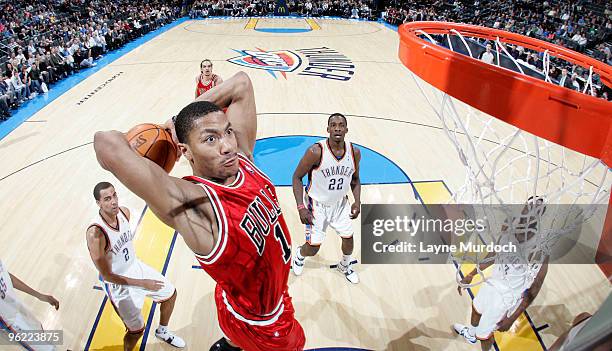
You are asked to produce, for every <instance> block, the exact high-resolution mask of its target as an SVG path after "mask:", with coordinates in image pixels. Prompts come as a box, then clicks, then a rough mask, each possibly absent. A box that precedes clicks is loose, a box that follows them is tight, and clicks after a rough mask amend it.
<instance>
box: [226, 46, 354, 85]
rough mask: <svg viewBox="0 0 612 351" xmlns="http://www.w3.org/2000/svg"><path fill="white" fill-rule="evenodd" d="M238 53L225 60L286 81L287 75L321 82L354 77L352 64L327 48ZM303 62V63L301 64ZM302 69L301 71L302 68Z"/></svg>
mask: <svg viewBox="0 0 612 351" xmlns="http://www.w3.org/2000/svg"><path fill="white" fill-rule="evenodd" d="M234 51H236V52H237V53H239V54H240V56H236V57H233V58H230V59H228V60H227V61H228V62H231V63H233V64H236V65H240V66H244V67H249V68H254V69H263V70H265V71H267V72H268V73H270V74H271V75H272V76H273V77H274V78H276V74H277V73H280V74H281V75H282V76H283V77H284V78H285V79H287V73H292V72H296V71H297V72H298V73H297V75H301V76H311V77H318V78H323V79H331V80H339V81H347V80H349V79H351V78H352V76H353V75H354V74H355V65H354V64H353V62H352V61H351V60H350V59H349V58H348V57H346V56H344V55H343V54H341V53H339V52H338V51H335V50H332V49H330V48H327V47H320V48H312V49H298V50H294V51H289V50H274V51H270V50H264V49H260V48H256V50H234ZM304 63H306V64H304ZM302 67H303V68H302Z"/></svg>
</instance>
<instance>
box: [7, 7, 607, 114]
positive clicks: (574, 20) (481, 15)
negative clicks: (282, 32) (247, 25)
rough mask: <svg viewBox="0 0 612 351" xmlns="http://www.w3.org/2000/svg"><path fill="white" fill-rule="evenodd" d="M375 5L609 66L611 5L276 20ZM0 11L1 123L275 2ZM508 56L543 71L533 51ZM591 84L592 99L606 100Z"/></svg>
mask: <svg viewBox="0 0 612 351" xmlns="http://www.w3.org/2000/svg"><path fill="white" fill-rule="evenodd" d="M378 3H384V7H385V10H384V12H383V13H382V15H383V19H384V20H386V21H387V22H389V23H391V24H394V25H399V24H401V23H405V22H409V21H453V22H463V23H472V24H477V25H482V26H486V27H493V28H500V29H504V30H508V31H512V32H516V33H521V34H524V35H528V36H531V37H535V38H539V39H542V40H547V41H550V42H554V43H556V44H559V45H563V46H566V47H569V48H571V49H574V50H577V51H580V52H584V53H585V54H587V55H589V56H591V57H594V58H596V59H598V60H601V61H603V62H606V63H607V64H609V65H612V43H611V41H612V2H610V1H606V0H545V1H541V0H498V1H496V0H388V1H374V0H360V1H357V0H306V1H298V0H287V1H286V9H284V10H283V11H282V14H287V15H298V16H312V17H317V16H337V17H344V18H355V19H370V20H376V19H377V18H379V12H377V10H376V8H377V5H379V4H378ZM0 10H1V11H0V121H1V120H4V119H6V118H8V117H10V115H11V110H12V109H15V108H18V107H19V106H20V105H21V104H22V103H23V102H24V101H26V100H29V99H31V98H33V97H35V96H36V95H38V94H41V93H44V92H46V91H48V89H52V88H53V84H54V83H55V82H57V81H59V80H61V79H63V78H65V77H67V76H69V75H71V74H73V73H74V72H77V71H79V70H80V69H83V68H88V67H91V66H95V65H96V60H97V59H98V58H100V57H101V56H103V55H104V54H106V53H107V52H109V51H112V50H116V49H118V48H120V47H122V46H123V45H125V44H126V43H127V42H129V41H131V40H134V39H135V38H138V37H140V36H142V35H143V34H145V33H147V32H149V31H151V30H154V29H156V28H159V27H160V26H162V25H164V24H166V23H169V22H171V21H173V20H174V19H176V18H178V17H180V16H181V15H183V14H185V13H187V11H188V13H189V15H190V16H191V17H192V18H197V17H208V16H235V17H245V16H267V15H273V14H278V13H276V12H278V9H277V1H276V0H212V1H211V0H195V1H193V0H29V1H14V0H0ZM483 45H486V43H483ZM494 49H495V48H494ZM507 49H508V51H509V53H510V54H511V55H512V56H513V57H514V58H515V59H516V60H520V61H522V62H523V63H525V64H526V65H528V66H532V67H534V68H535V69H537V70H539V71H542V70H543V62H542V56H541V53H540V54H539V55H538V54H537V53H534V52H530V51H529V50H523V48H521V47H513V46H508V47H507ZM557 62H558V61H553V63H555V64H554V65H553V67H552V69H551V71H550V74H549V75H550V77H551V78H552V79H554V80H555V82H556V83H557V84H561V85H564V86H567V87H569V88H574V89H577V90H584V86H585V82H586V81H587V78H588V71H586V70H583V69H580V68H579V67H574V66H570V65H563V64H557ZM567 77H569V79H567ZM596 84H597V86H598V89H597V92H596V93H595V94H596V95H598V96H601V97H604V98H609V96H610V95H612V91H610V89H608V88H606V87H605V86H603V85H602V84H601V82H598V81H597V79H596Z"/></svg>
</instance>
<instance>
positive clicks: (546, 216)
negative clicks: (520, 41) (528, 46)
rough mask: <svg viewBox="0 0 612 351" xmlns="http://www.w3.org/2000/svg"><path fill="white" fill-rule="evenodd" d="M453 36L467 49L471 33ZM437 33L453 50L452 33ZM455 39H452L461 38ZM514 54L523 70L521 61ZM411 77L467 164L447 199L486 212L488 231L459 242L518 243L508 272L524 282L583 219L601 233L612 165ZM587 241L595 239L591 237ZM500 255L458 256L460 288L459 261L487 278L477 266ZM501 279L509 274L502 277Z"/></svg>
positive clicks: (479, 213)
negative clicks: (514, 267)
mask: <svg viewBox="0 0 612 351" xmlns="http://www.w3.org/2000/svg"><path fill="white" fill-rule="evenodd" d="M421 34H422V35H423V37H425V38H427V40H429V41H431V42H436V40H435V39H434V38H433V37H432V36H429V35H427V34H426V33H423V32H421ZM452 34H453V35H456V36H458V37H459V39H460V40H461V41H460V42H459V43H463V44H464V45H465V47H466V50H464V54H468V55H472V50H470V49H469V47H470V45H468V43H467V41H469V40H471V39H469V38H464V36H463V35H461V34H459V33H458V32H456V31H453V33H452ZM436 38H437V39H439V41H440V42H444V43H445V46H447V47H449V48H450V49H451V50H453V44H452V43H453V41H451V40H450V35H448V36H444V37H441V36H437V37H436ZM454 42H455V45H457V44H456V43H457V42H458V41H454ZM495 45H497V46H498V48H499V50H496V51H497V52H498V55H499V52H502V53H503V52H505V50H506V48H504V47H503V45H502V44H501V43H500V41H499V39H498V40H497V42H496V43H495ZM455 50H456V49H455ZM465 52H467V53H465ZM508 56H510V55H508ZM510 57H512V56H510ZM512 60H513V61H514V63H516V65H517V67H518V70H521V73H522V69H521V64H519V63H518V62H516V61H515V60H514V59H512ZM499 61H500V60H499V56H498V59H497V62H499ZM544 64H545V65H544V69H543V72H542V73H543V76H544V77H545V78H544V79H545V80H547V81H550V78H549V77H548V72H549V64H550V56H548V54H547V53H545V54H544ZM412 76H413V78H414V79H415V82H416V84H417V86H418V87H419V89H420V90H421V92H422V93H423V95H424V96H425V98H426V100H427V102H428V103H429V105H430V106H431V107H432V109H433V111H434V112H435V114H436V115H437V117H438V118H439V120H440V122H441V124H442V127H443V129H444V131H445V133H446V135H447V136H448V138H449V139H450V141H451V142H452V144H453V145H454V148H455V150H456V151H457V154H458V157H459V159H460V160H461V162H462V163H463V165H464V166H465V180H464V182H463V184H462V185H460V186H459V187H458V188H456V189H453V194H452V199H451V202H452V203H457V204H472V205H473V211H474V214H473V215H474V216H476V217H477V218H486V222H487V230H486V231H485V232H484V233H478V232H474V234H473V235H471V236H469V237H463V238H461V240H463V241H470V242H473V243H478V242H480V243H483V242H484V243H502V242H507V241H513V242H515V243H516V244H517V245H518V248H519V249H518V251H517V253H516V254H514V255H513V257H512V258H511V259H510V261H512V262H514V263H516V264H520V265H523V266H522V267H523V269H519V270H518V271H516V270H515V271H514V273H507V272H506V273H505V274H519V275H521V278H522V279H523V281H524V282H525V284H527V286H528V285H530V284H531V282H532V281H533V278H534V277H535V274H537V271H538V269H539V266H540V265H541V263H542V262H543V261H544V260H545V259H546V258H547V257H549V255H550V254H551V252H552V250H553V248H554V247H555V245H557V244H558V243H559V242H560V241H561V240H562V239H563V238H564V237H575V234H576V233H577V232H578V233H580V232H582V229H583V228H582V226H583V224H584V223H585V221H589V220H590V219H592V218H593V217H596V218H597V220H594V221H593V222H595V223H594V224H593V225H592V228H591V231H593V232H596V231H597V230H598V229H597V228H599V233H598V234H601V225H602V224H603V219H604V217H605V209H606V208H607V204H608V199H609V197H610V189H611V186H612V171H611V169H610V168H608V166H606V165H605V164H604V163H603V162H602V161H601V160H598V159H594V158H592V157H589V156H586V155H583V154H579V153H577V152H574V151H572V150H570V149H567V148H564V147H562V146H560V145H557V144H554V143H551V142H549V141H547V140H545V139H542V138H539V137H537V136H535V135H532V134H530V133H528V132H526V131H523V130H521V129H519V128H517V127H514V126H513V125H511V124H507V123H505V122H503V121H500V120H498V119H496V118H494V117H491V116H489V115H486V114H484V113H482V112H480V111H478V110H476V109H474V108H472V107H471V106H469V105H467V104H464V103H462V102H461V101H458V100H456V99H454V98H453V97H452V96H449V95H447V94H445V93H444V92H442V91H440V90H438V89H436V88H435V87H433V86H431V85H429V84H428V83H427V82H425V81H423V80H421V79H420V78H419V77H418V76H416V75H415V74H412ZM592 84H593V83H592V70H591V74H590V75H589V79H588V82H587V84H586V85H585V87H584V91H585V92H587V87H589V88H590V89H592ZM474 89H478V87H474ZM537 117H538V111H533V118H534V120H535V119H537ZM602 212H603V213H602ZM585 240H591V241H595V238H590V239H585ZM597 242H598V241H597ZM500 256H501V255H499V254H497V255H486V254H480V255H479V254H473V253H462V254H459V255H455V256H454V257H453V259H454V261H455V263H456V265H457V282H458V283H459V284H460V285H462V286H463V287H470V286H473V285H475V284H465V283H462V282H461V279H462V276H461V273H460V272H461V269H462V268H463V267H464V265H470V267H472V266H473V265H475V267H476V269H477V271H478V273H479V274H480V275H481V277H482V278H483V280H486V279H487V278H486V277H485V275H484V274H483V273H482V271H481V270H480V266H481V265H482V264H484V263H493V262H497V263H499V262H501V261H502V260H504V259H506V260H508V257H507V255H506V257H500ZM506 271H507V270H506ZM517 272H518V273H517ZM506 279H507V280H512V279H513V278H512V277H510V276H507V277H506Z"/></svg>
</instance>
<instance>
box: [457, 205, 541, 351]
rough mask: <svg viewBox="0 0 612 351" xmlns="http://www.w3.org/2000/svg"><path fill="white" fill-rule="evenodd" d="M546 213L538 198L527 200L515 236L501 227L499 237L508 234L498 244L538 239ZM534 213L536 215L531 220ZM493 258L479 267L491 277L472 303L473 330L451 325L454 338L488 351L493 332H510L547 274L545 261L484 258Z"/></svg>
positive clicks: (470, 276) (511, 255)
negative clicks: (541, 222) (455, 335)
mask: <svg viewBox="0 0 612 351" xmlns="http://www.w3.org/2000/svg"><path fill="white" fill-rule="evenodd" d="M545 211H546V206H545V205H544V200H543V199H542V198H541V197H530V198H529V199H528V201H527V204H526V205H525V207H524V208H523V211H522V214H521V216H520V217H519V218H517V219H515V220H517V221H519V222H518V225H516V226H514V228H515V229H514V231H515V233H514V234H512V233H510V230H509V228H508V226H507V225H504V226H503V227H502V233H503V232H507V234H504V235H503V236H502V237H501V238H500V243H499V244H502V245H503V244H506V243H508V242H510V241H512V242H513V243H515V245H516V246H517V247H518V246H520V245H523V246H524V245H525V244H526V243H527V242H529V241H530V240H531V239H533V237H535V235H537V231H538V229H537V221H538V218H539V216H541V215H542V214H544V212H545ZM535 212H539V214H537V215H535V216H534V214H535ZM521 226H522V227H523V229H522V230H520V228H521ZM540 254H541V253H540ZM493 256H495V259H494V260H491V261H488V262H487V263H484V264H480V267H479V268H480V270H481V271H483V270H484V269H486V268H487V267H489V266H491V265H493V267H492V272H491V276H490V277H488V278H487V279H486V280H485V281H484V282H483V283H482V284H481V285H480V290H479V291H478V294H477V295H476V297H475V298H474V301H472V315H471V325H472V326H466V325H463V324H459V323H456V324H454V325H453V329H454V330H455V331H456V332H457V334H459V335H461V336H463V337H464V338H465V339H466V340H467V341H468V342H470V343H472V344H475V343H476V342H477V340H480V341H481V347H482V350H490V349H491V347H492V346H493V343H494V341H495V338H494V336H493V332H495V331H502V332H503V331H507V330H508V329H510V327H511V326H512V324H514V321H515V320H516V319H517V318H518V317H519V316H520V315H521V314H522V313H523V312H524V311H525V309H526V308H527V307H528V306H529V305H530V304H531V302H533V300H534V299H535V298H536V296H537V295H538V293H539V292H540V289H541V288H542V284H543V283H544V278H545V277H546V273H547V272H548V257H545V258H544V259H543V260H536V259H533V262H531V263H529V262H527V261H526V260H525V259H523V258H521V256H520V254H519V253H498V254H494V253H491V254H489V255H488V256H487V258H489V257H493ZM477 272H478V271H477V269H476V268H474V270H472V272H470V273H469V274H468V275H466V276H465V277H464V278H463V280H462V281H461V282H462V283H463V284H470V283H471V282H472V279H473V278H474V276H476V274H477ZM461 290H462V289H461V287H458V288H457V291H458V292H459V295H461Z"/></svg>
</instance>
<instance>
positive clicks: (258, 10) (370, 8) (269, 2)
mask: <svg viewBox="0 0 612 351" xmlns="http://www.w3.org/2000/svg"><path fill="white" fill-rule="evenodd" d="M286 7H287V8H286V9H284V10H283V11H282V12H278V11H277V9H276V0H225V1H223V0H213V1H210V0H197V1H195V2H194V4H193V6H192V7H191V11H190V17H191V18H197V17H204V18H205V17H208V16H232V17H251V16H268V15H274V14H283V15H296V16H312V17H320V16H335V17H344V18H354V19H360V18H361V19H370V20H376V19H378V13H377V11H376V6H375V1H373V0H361V1H354V0H350V1H347V0H333V1H332V0H324V1H321V0H306V1H300V0H288V1H287V2H286Z"/></svg>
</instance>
